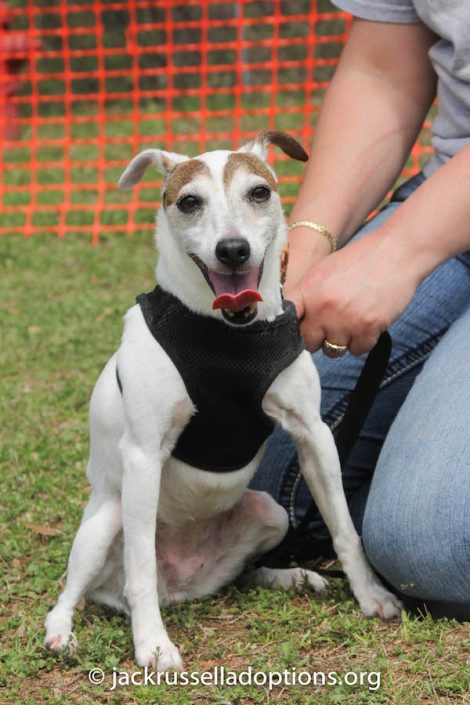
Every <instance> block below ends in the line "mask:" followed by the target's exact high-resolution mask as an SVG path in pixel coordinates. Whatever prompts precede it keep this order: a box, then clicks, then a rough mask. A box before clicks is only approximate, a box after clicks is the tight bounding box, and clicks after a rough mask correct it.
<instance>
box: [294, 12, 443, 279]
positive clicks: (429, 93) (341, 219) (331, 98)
mask: <svg viewBox="0 0 470 705" xmlns="http://www.w3.org/2000/svg"><path fill="white" fill-rule="evenodd" d="M371 37H372V38H373V39H371ZM432 42H433V35H432V34H431V33H430V32H429V31H428V30H427V29H426V28H424V27H423V26H422V25H391V26H390V25H387V26H385V27H384V26H383V25H382V24H380V23H371V22H366V21H362V20H356V21H355V22H354V24H353V27H352V29H351V34H350V37H349V40H348V44H347V46H346V48H345V51H344V53H343V56H342V58H341V61H340V65H339V67H338V69H337V72H336V74H335V77H334V79H333V81H332V83H331V86H330V88H329V90H328V92H327V95H326V98H325V101H324V104H323V106H322V111H321V115H320V118H319V122H318V126H317V129H316V132H315V138H314V140H313V144H312V150H311V155H310V159H309V163H308V166H307V170H306V173H305V177H304V180H303V184H302V187H301V189H300V191H299V195H298V197H297V200H296V203H295V205H294V208H293V211H292V214H291V217H290V221H291V222H294V221H296V220H312V221H315V222H317V223H321V224H322V225H324V226H326V227H327V228H328V229H329V230H330V231H331V232H332V233H333V235H334V236H335V238H336V239H337V241H338V243H339V244H340V245H341V244H344V242H345V241H347V239H348V238H349V237H350V236H351V235H352V234H353V232H355V230H356V229H357V227H359V225H360V224H361V223H362V221H363V220H364V218H365V217H366V216H367V215H368V214H369V212H370V211H371V210H373V208H374V207H376V205H377V204H378V203H379V202H380V201H381V200H382V198H383V196H384V195H385V194H386V192H387V191H388V190H389V188H390V187H391V185H392V184H393V182H394V180H395V178H396V177H397V175H398V173H399V172H400V170H401V168H402V166H403V163H404V162H405V160H406V157H407V155H408V153H409V150H410V148H411V146H412V144H413V142H414V141H415V139H416V135H417V133H418V131H419V129H420V127H421V124H422V120H423V119H424V116H425V114H426V112H427V110H428V107H429V105H430V103H431V101H432V98H433V96H434V93H435V76H434V74H433V72H432V69H431V66H430V64H429V59H428V56H427V50H428V47H429V46H430V45H431V44H432ZM403 47H405V49H403ZM289 241H290V246H291V268H290V272H289V279H290V283H295V281H296V280H298V278H299V277H298V276H297V273H298V275H299V276H300V275H301V274H302V273H303V267H304V266H305V265H306V264H307V262H308V260H312V261H314V260H315V259H317V258H318V257H321V256H324V255H326V254H328V253H329V251H330V250H329V245H328V242H327V241H325V240H324V239H323V238H321V236H318V235H316V234H314V233H312V231H311V230H309V231H308V230H306V229H305V228H296V229H295V230H293V231H292V232H291V234H290V238H289ZM296 251H297V252H296ZM297 255H298V260H299V261H297V262H296V257H297Z"/></svg>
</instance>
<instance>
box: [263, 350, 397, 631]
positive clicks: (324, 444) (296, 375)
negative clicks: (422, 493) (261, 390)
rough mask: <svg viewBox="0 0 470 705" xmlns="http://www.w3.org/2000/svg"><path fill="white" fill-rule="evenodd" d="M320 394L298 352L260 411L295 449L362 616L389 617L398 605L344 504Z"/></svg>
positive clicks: (306, 358)
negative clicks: (371, 561) (368, 556)
mask: <svg viewBox="0 0 470 705" xmlns="http://www.w3.org/2000/svg"><path fill="white" fill-rule="evenodd" d="M320 394H321V390H320V383H319V379H318V374H317V372H316V370H315V367H314V366H313V364H312V362H311V359H310V355H309V354H308V353H307V352H304V353H303V354H302V355H300V357H299V358H297V360H296V361H295V362H294V363H293V364H292V365H291V366H290V367H288V368H287V369H286V370H284V371H283V372H282V373H281V374H280V375H279V377H278V378H277V379H276V380H275V381H274V382H273V384H272V385H271V387H270V389H269V390H268V392H267V393H266V395H265V398H264V400H263V408H264V410H265V411H266V413H267V414H269V415H270V416H272V417H273V418H274V419H276V420H277V421H278V423H280V424H281V426H282V427H283V428H284V429H285V430H286V431H287V432H288V433H290V435H291V436H292V438H293V440H294V443H295V444H296V447H297V452H298V457H299V463H300V468H301V472H302V474H303V475H304V477H305V479H306V481H307V484H308V486H309V489H310V491H311V493H312V495H313V497H314V499H315V502H316V504H317V506H318V508H319V510H320V512H321V514H322V516H323V519H324V520H325V523H326V525H327V526H328V529H329V531H330V533H331V536H332V539H333V545H334V547H335V551H336V554H337V556H338V558H339V559H340V561H341V563H342V565H343V569H344V572H345V573H346V575H347V576H348V578H349V581H350V584H351V588H352V591H353V593H354V595H355V596H356V599H357V601H358V602H359V605H360V607H361V609H362V611H363V612H364V614H365V615H367V616H374V615H380V616H381V617H385V618H389V617H393V616H395V615H397V614H399V612H400V608H401V604H400V602H399V601H398V600H397V599H396V597H395V596H394V595H392V594H391V593H390V592H389V591H388V590H386V589H385V588H384V587H383V586H382V585H381V583H380V582H379V581H378V579H377V578H376V576H375V574H374V572H373V571H372V569H371V567H370V566H369V563H368V562H367V559H366V557H365V554H364V551H363V548H362V544H361V540H360V538H359V536H358V535H357V532H356V530H355V528H354V525H353V523H352V520H351V517H350V514H349V509H348V506H347V503H346V498H345V495H344V490H343V484H342V479H341V468H340V464H339V459H338V454H337V451H336V446H335V443H334V439H333V436H332V434H331V431H330V430H329V428H328V426H327V425H326V424H325V423H323V421H322V420H321V418H320V412H319V407H320Z"/></svg>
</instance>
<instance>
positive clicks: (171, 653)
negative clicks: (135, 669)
mask: <svg viewBox="0 0 470 705" xmlns="http://www.w3.org/2000/svg"><path fill="white" fill-rule="evenodd" d="M135 660H136V661H137V664H138V665H139V666H141V667H142V668H145V666H148V668H151V669H152V670H154V671H157V672H159V673H164V672H165V671H169V670H170V669H171V668H174V669H176V670H177V671H181V670H183V662H182V660H181V656H180V653H179V651H178V649H177V648H176V646H175V645H174V644H172V642H171V641H170V640H169V639H168V638H166V639H159V640H158V642H157V641H156V640H149V641H148V642H146V643H143V644H139V645H138V646H137V645H136V647H135Z"/></svg>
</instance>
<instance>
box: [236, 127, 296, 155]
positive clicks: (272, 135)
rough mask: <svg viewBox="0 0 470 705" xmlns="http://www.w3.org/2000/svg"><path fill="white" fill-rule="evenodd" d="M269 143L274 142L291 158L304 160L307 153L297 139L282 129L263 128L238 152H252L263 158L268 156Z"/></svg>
mask: <svg viewBox="0 0 470 705" xmlns="http://www.w3.org/2000/svg"><path fill="white" fill-rule="evenodd" d="M270 144H275V145H277V146H278V147H280V148H281V149H282V151H283V152H284V153H285V154H287V155H288V156H289V157H292V159H297V160H298V161H299V162H306V161H307V159H308V154H307V152H306V151H305V149H304V148H303V147H302V145H301V144H299V142H297V140H296V139H295V138H294V137H292V136H291V135H289V134H287V132H282V130H264V132H260V134H259V135H257V136H256V137H255V139H254V140H252V141H251V142H248V144H245V145H243V147H241V148H240V150H239V151H240V152H253V154H256V156H257V157H260V158H261V159H263V160H265V159H266V157H267V156H268V147H269V145H270Z"/></svg>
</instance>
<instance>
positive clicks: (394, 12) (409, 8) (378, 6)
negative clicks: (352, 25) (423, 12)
mask: <svg viewBox="0 0 470 705" xmlns="http://www.w3.org/2000/svg"><path fill="white" fill-rule="evenodd" d="M333 2H334V4H335V5H337V7H338V8H339V9H340V10H344V11H345V12H350V13H351V15H354V16H355V17H360V18H361V19H363V20H376V21H378V22H398V23H402V24H409V23H412V22H421V20H420V18H419V16H418V14H417V13H416V10H415V8H414V5H413V2H412V0H333Z"/></svg>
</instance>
